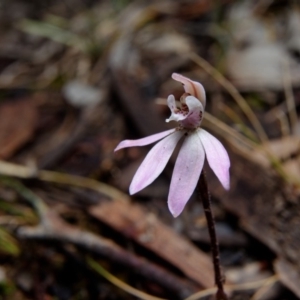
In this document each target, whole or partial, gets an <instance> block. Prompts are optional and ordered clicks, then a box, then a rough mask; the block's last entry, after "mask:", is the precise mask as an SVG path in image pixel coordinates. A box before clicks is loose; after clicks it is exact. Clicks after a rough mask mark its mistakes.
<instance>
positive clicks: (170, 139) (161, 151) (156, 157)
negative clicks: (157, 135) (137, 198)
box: [129, 131, 184, 195]
mask: <svg viewBox="0 0 300 300" xmlns="http://www.w3.org/2000/svg"><path fill="white" fill-rule="evenodd" d="M183 134H184V132H182V131H176V132H174V133H173V134H171V135H169V136H167V137H166V138H164V139H163V140H162V141H160V142H159V143H157V144H156V145H155V146H154V147H153V148H152V149H151V150H150V152H149V153H148V154H147V156H146V158H145V159H144V161H143V162H142V164H141V165H140V167H139V168H138V170H137V171H136V173H135V175H134V177H133V179H132V182H131V185H130V187H129V192H130V195H132V194H135V193H137V192H139V191H140V190H142V189H143V188H145V187H146V186H148V185H149V184H151V183H152V182H153V181H154V180H155V179H156V178H157V177H158V176H159V175H160V173H161V172H162V171H163V169H164V168H165V166H166V164H167V162H168V161H169V159H170V157H171V155H172V153H173V151H174V149H175V147H176V145H177V143H178V141H179V140H180V139H181V137H182V136H183Z"/></svg>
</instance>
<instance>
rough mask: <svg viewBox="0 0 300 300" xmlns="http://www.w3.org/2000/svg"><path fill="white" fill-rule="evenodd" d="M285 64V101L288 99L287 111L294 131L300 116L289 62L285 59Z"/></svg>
mask: <svg viewBox="0 0 300 300" xmlns="http://www.w3.org/2000/svg"><path fill="white" fill-rule="evenodd" d="M283 65H284V72H283V86H284V93H285V101H286V107H287V112H288V115H289V119H290V122H291V132H292V133H294V132H295V128H296V126H297V123H298V117H297V111H296V106H295V99H294V95H293V89H292V79H291V73H290V68H289V63H288V62H287V61H284V63H283Z"/></svg>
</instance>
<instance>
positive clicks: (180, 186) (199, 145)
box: [115, 73, 230, 299]
mask: <svg viewBox="0 0 300 300" xmlns="http://www.w3.org/2000/svg"><path fill="white" fill-rule="evenodd" d="M172 78H173V79H174V80H176V81H179V82H181V83H182V84H183V87H184V90H185V93H184V94H183V95H182V96H181V98H180V99H179V101H176V100H175V98H174V96H173V95H170V96H169V97H168V106H169V108H170V110H171V116H170V118H169V119H167V120H166V122H170V121H176V122H178V126H177V127H176V128H174V129H171V130H167V131H163V132H160V133H157V134H154V135H151V136H148V137H145V138H142V139H139V140H125V141H122V142H121V143H120V144H119V145H118V146H117V147H116V149H115V151H117V150H120V149H122V148H126V147H134V146H145V145H149V144H152V143H154V142H157V141H159V142H158V143H157V144H156V145H155V146H154V147H153V148H152V149H151V150H150V151H149V153H148V154H147V156H146V158H145V159H144V161H143V162H142V164H141V165H140V167H139V169H138V170H137V172H136V173H135V175H134V177H133V180H132V182H131V185H130V188H129V192H130V194H131V195H132V194H135V193H137V192H139V191H140V190H142V189H143V188H145V187H146V186H148V185H149V184H151V183H152V182H153V181H154V180H155V179H156V178H157V177H158V176H159V175H160V174H161V172H162V171H163V169H164V168H165V166H166V164H167V162H168V161H169V159H170V157H171V155H172V153H173V151H174V149H175V147H176V145H177V144H178V142H179V141H180V140H181V139H183V143H182V146H181V148H180V151H179V154H178V157H177V160H176V163H175V167H174V171H173V176H172V180H171V185H170V190H169V196H168V206H169V210H170V212H171V213H172V215H173V216H174V217H177V216H179V215H180V214H181V212H182V211H183V209H184V207H185V205H186V203H187V201H188V200H189V199H190V197H191V196H192V194H193V192H194V190H195V188H196V186H197V183H198V180H199V177H200V175H201V172H202V169H203V164H204V159H205V156H206V158H207V161H208V164H209V166H210V167H211V169H212V170H213V171H214V173H215V174H216V176H217V177H218V179H219V180H220V182H221V184H222V185H223V187H224V188H225V189H226V190H228V189H229V186H230V179H229V167H230V161H229V157H228V154H227V151H226V150H225V148H224V147H223V145H222V144H221V143H220V142H219V141H218V140H217V139H216V138H215V137H214V136H212V135H211V134H210V133H208V132H207V131H206V130H204V129H202V128H201V127H200V125H201V122H202V119H203V114H204V110H205V104H206V96H205V91H204V88H203V86H202V85H201V84H200V83H199V82H196V81H192V80H190V79H188V78H186V77H184V76H182V75H179V74H176V73H173V74H172ZM201 178H202V177H201ZM202 181H203V180H201V181H200V182H199V186H201V190H202V191H201V193H202V194H203V195H206V194H207V195H208V196H207V197H208V200H209V193H208V191H207V185H206V184H205V185H204V184H201V182H202ZM202 199H203V203H205V201H206V200H205V199H206V197H205V196H203V197H202ZM207 209H209V210H210V206H209V208H207V207H205V209H204V210H205V211H206V210H207ZM210 215H211V217H212V214H210ZM206 217H207V218H208V219H207V220H208V225H209V228H210V230H209V232H210V235H211V234H212V232H213V233H214V236H215V228H214V223H213V222H212V221H213V220H210V219H209V218H210V217H209V216H208V214H206ZM211 223H213V225H211ZM211 226H213V231H212V230H211ZM211 238H213V240H212V242H213V243H215V244H216V245H213V247H212V250H213V257H214V259H213V261H214V265H215V271H216V270H217V269H216V263H218V260H216V259H215V257H216V256H217V257H218V256H219V250H218V246H217V242H216V240H214V237H213V236H212V235H211ZM216 251H217V252H216ZM218 264H219V263H218ZM218 270H220V266H218ZM219 277H220V276H218V278H219ZM218 278H217V276H216V284H217V286H218V290H219V292H218V293H217V299H226V298H224V297H226V295H225V294H224V292H223V286H222V282H219V281H220V280H221V278H220V279H218ZM221 281H222V280H221ZM220 289H221V290H222V292H223V293H222V292H221V291H220ZM222 294H224V296H222V297H221V295H222Z"/></svg>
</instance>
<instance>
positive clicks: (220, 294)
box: [198, 171, 228, 300]
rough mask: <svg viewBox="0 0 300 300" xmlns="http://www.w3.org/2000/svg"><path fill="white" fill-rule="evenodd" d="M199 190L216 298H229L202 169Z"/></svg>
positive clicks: (221, 299)
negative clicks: (211, 260) (208, 236)
mask: <svg viewBox="0 0 300 300" xmlns="http://www.w3.org/2000/svg"><path fill="white" fill-rule="evenodd" d="M198 190H199V193H200V195H201V199H202V204H203V208H204V212H205V216H206V221H207V226H208V231H209V235H210V242H211V252H212V258H213V264H214V271H215V283H216V286H217V293H216V299H217V300H228V297H227V295H226V293H225V292H224V288H223V282H224V277H223V276H222V271H221V266H220V251H219V243H218V239H217V234H216V228H215V220H214V217H213V214H212V210H211V203H210V194H209V192H208V187H207V181H206V176H205V173H204V171H202V173H201V176H200V180H199V183H198Z"/></svg>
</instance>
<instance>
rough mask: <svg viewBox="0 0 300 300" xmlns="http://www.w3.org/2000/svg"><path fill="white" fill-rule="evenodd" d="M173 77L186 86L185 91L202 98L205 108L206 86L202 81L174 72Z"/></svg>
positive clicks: (199, 98)
mask: <svg viewBox="0 0 300 300" xmlns="http://www.w3.org/2000/svg"><path fill="white" fill-rule="evenodd" d="M172 78H173V79H174V80H176V81H179V82H181V83H182V84H183V86H184V90H185V92H186V93H189V94H191V95H192V96H195V97H196V98H197V99H198V100H200V102H201V103H202V105H203V107H204V108H205V103H206V96H205V90H204V87H203V86H202V84H201V83H199V82H197V81H193V80H191V79H189V78H187V77H185V76H182V75H180V74H177V73H173V74H172Z"/></svg>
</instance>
